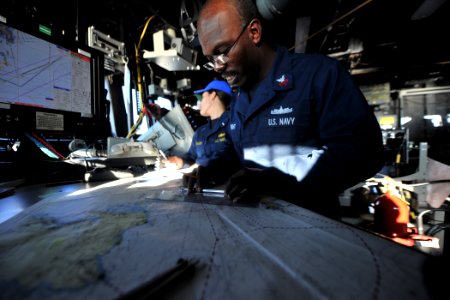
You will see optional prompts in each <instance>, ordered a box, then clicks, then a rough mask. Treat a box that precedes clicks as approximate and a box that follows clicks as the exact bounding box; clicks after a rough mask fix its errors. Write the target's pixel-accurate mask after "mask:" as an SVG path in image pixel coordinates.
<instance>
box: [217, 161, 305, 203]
mask: <svg viewBox="0 0 450 300" xmlns="http://www.w3.org/2000/svg"><path fill="white" fill-rule="evenodd" d="M296 184H297V180H296V178H295V177H294V176H291V175H289V174H286V173H283V172H281V171H280V170H278V169H276V168H266V169H255V168H243V169H241V170H240V171H238V172H237V173H235V174H234V175H233V176H231V178H230V180H229V181H228V183H227V185H226V187H225V195H226V196H227V197H228V198H229V199H230V200H232V201H233V202H235V203H236V202H244V201H245V202H250V201H251V202H253V201H256V200H259V198H260V197H261V196H274V197H278V198H281V199H284V198H286V195H288V194H289V193H295V186H296Z"/></svg>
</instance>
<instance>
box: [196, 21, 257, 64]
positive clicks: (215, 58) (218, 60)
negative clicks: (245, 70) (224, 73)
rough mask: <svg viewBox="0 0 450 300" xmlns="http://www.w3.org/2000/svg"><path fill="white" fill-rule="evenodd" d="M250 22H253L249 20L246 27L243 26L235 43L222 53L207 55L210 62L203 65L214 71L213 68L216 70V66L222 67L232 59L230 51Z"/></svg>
mask: <svg viewBox="0 0 450 300" xmlns="http://www.w3.org/2000/svg"><path fill="white" fill-rule="evenodd" d="M250 24H251V22H248V23H247V24H246V25H245V26H244V28H242V31H241V33H239V35H238V37H237V39H236V40H235V41H234V42H233V44H231V46H229V47H227V48H226V49H225V50H224V51H223V52H222V53H220V54H217V55H211V56H207V57H206V58H207V59H208V60H209V62H207V63H206V64H204V65H203V67H204V68H205V69H207V70H210V71H212V70H214V68H216V66H218V67H221V66H223V65H225V64H226V63H227V62H228V61H229V59H230V58H229V57H228V53H229V52H230V50H231V49H233V47H234V46H235V45H236V44H237V42H238V41H239V39H240V38H241V36H242V34H243V33H244V31H245V30H246V29H247V27H248V25H250Z"/></svg>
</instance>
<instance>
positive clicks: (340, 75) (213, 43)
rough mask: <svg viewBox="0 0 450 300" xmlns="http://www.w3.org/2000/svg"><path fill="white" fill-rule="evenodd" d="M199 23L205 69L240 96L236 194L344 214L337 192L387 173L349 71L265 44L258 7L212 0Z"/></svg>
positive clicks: (234, 129) (235, 113) (234, 121)
mask: <svg viewBox="0 0 450 300" xmlns="http://www.w3.org/2000/svg"><path fill="white" fill-rule="evenodd" d="M243 3H245V4H246V5H243V6H242V7H240V8H239V9H238V8H237V7H236V6H235V5H240V4H243ZM197 26H198V36H199V41H200V44H201V46H202V51H203V54H204V55H205V56H206V57H207V58H208V60H209V63H208V64H206V65H205V67H206V68H209V69H211V70H214V71H216V72H218V73H220V74H221V75H222V77H223V78H225V79H226V80H227V82H228V83H229V84H230V86H232V87H233V88H236V89H237V91H235V93H234V95H235V99H234V100H233V104H232V107H231V120H230V132H231V134H232V139H233V142H234V143H235V145H236V148H237V151H238V153H239V154H240V156H241V158H242V159H243V163H244V165H245V166H246V167H245V168H243V169H242V170H240V171H239V172H237V173H236V174H235V175H234V176H233V177H232V178H231V179H230V181H229V183H228V184H227V187H226V194H227V195H228V197H229V198H230V199H231V200H233V201H235V202H239V201H246V199H251V200H253V199H254V197H255V196H257V197H258V196H264V195H269V196H274V197H277V198H281V199H284V200H287V201H290V202H292V203H295V204H298V205H301V206H304V207H306V208H309V209H312V210H315V211H317V212H320V213H323V214H326V215H328V216H331V217H339V214H340V212H339V209H340V208H339V199H338V196H339V194H340V193H341V192H342V191H343V190H344V189H346V188H349V187H352V186H354V185H355V184H357V183H359V182H361V181H363V180H365V179H368V178H370V177H372V176H373V175H375V174H376V173H377V172H378V171H379V170H381V168H382V166H383V143H382V138H381V130H380V127H379V124H378V122H377V120H376V118H375V116H374V113H373V111H372V110H371V108H370V106H369V105H368V103H367V101H366V100H365V98H364V96H363V94H362V93H361V91H360V90H359V88H358V87H357V86H356V85H355V83H354V82H353V81H352V78H351V76H350V74H349V73H348V71H347V70H345V69H344V68H343V66H342V65H341V64H340V62H339V61H337V60H335V59H332V58H329V57H327V56H323V55H318V54H311V55H310V54H296V53H290V52H288V50H287V49H285V48H283V47H281V46H274V45H270V44H269V43H267V42H266V41H265V40H264V39H263V36H262V32H263V31H262V22H261V21H260V17H259V15H258V12H257V9H256V7H255V5H254V4H253V3H252V1H251V0H248V1H238V2H236V3H235V2H233V5H230V3H229V2H228V1H225V0H212V1H208V2H207V3H206V4H205V5H204V6H203V8H202V11H201V12H200V15H199V19H198V21H197Z"/></svg>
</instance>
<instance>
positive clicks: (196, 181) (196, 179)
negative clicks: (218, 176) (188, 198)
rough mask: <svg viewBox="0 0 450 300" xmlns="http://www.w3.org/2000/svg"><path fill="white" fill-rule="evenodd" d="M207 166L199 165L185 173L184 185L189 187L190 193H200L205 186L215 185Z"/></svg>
mask: <svg viewBox="0 0 450 300" xmlns="http://www.w3.org/2000/svg"><path fill="white" fill-rule="evenodd" d="M210 175H211V174H210V170H209V169H208V168H207V167H202V166H198V167H197V168H195V169H194V170H193V171H192V172H190V173H186V174H184V175H183V186H184V187H185V188H187V189H188V193H195V192H197V193H200V192H202V191H203V189H204V188H208V187H211V186H213V185H215V182H214V181H212V179H211V176H210Z"/></svg>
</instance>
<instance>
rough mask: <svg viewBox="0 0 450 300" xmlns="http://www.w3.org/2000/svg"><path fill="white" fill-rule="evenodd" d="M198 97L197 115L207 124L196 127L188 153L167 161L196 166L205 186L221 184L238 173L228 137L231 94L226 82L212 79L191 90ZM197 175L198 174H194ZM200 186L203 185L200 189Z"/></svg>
mask: <svg viewBox="0 0 450 300" xmlns="http://www.w3.org/2000/svg"><path fill="white" fill-rule="evenodd" d="M194 93H195V94H201V95H202V100H201V102H200V115H202V116H204V117H207V118H208V120H207V123H206V124H204V125H202V126H200V127H199V128H197V130H196V131H195V132H194V136H193V138H192V143H191V146H190V148H189V151H188V152H187V153H186V154H184V155H183V156H181V157H169V158H168V160H169V162H172V163H176V165H177V167H178V168H181V167H182V166H184V165H192V164H194V163H195V164H197V165H198V166H199V167H200V168H201V167H203V168H202V170H203V172H205V173H206V172H207V175H206V174H203V175H204V178H207V181H208V182H205V184H206V185H217V184H221V183H224V182H225V181H226V180H228V179H229V177H230V176H231V175H232V174H233V173H234V172H236V171H237V170H238V168H239V166H240V160H239V157H238V156H237V153H236V152H235V148H234V146H233V143H232V142H231V137H230V134H229V120H230V113H229V111H228V110H227V107H228V106H229V103H230V99H231V95H232V91H231V88H230V86H229V85H228V83H227V82H226V81H223V80H213V81H211V82H210V83H209V84H208V85H207V86H206V87H205V88H204V89H201V90H197V91H194ZM196 175H198V174H196ZM203 187H204V186H203Z"/></svg>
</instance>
